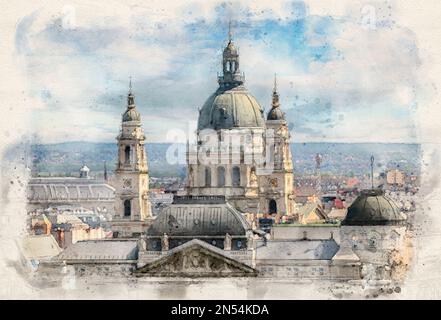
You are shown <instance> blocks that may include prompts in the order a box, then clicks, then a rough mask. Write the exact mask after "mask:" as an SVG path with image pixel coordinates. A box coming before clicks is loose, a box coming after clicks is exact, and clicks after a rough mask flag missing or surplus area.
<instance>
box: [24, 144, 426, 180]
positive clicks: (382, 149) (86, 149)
mask: <svg viewBox="0 0 441 320" xmlns="http://www.w3.org/2000/svg"><path fill="white" fill-rule="evenodd" d="M169 147H170V144H167V143H151V144H147V146H146V151H147V155H148V160H149V167H150V173H151V175H152V176H156V177H161V176H181V177H184V176H185V174H186V170H185V165H182V164H181V165H178V164H169V163H167V161H166V152H167V149H168V148H169ZM179 148H180V150H181V151H182V152H181V156H183V157H184V159H185V145H184V144H182V145H179ZM291 150H292V155H293V160H294V166H295V171H296V174H309V173H313V172H314V170H315V160H314V159H315V155H316V154H317V153H320V154H322V157H323V162H322V169H321V171H322V173H329V174H338V175H339V174H344V175H348V174H349V175H362V174H366V173H369V159H370V156H371V155H374V157H375V164H376V170H377V171H384V170H386V169H390V168H395V167H397V166H398V167H400V168H401V169H403V170H405V171H407V172H408V173H410V172H414V173H419V166H420V146H419V145H417V144H379V143H293V144H291ZM30 151H31V154H32V171H33V173H37V172H41V173H51V174H61V173H66V174H71V175H75V174H77V172H78V169H79V168H80V166H81V165H82V164H87V166H89V167H90V169H91V172H92V173H95V174H102V172H103V166H104V161H106V162H107V168H108V170H109V171H112V170H113V169H114V168H115V163H116V153H117V146H116V143H91V142H66V143H58V144H36V145H32V146H31V150H30Z"/></svg>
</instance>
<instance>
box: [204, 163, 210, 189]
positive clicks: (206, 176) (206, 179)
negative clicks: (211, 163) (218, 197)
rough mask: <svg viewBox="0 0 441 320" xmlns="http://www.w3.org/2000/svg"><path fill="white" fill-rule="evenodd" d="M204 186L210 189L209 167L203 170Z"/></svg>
mask: <svg viewBox="0 0 441 320" xmlns="http://www.w3.org/2000/svg"><path fill="white" fill-rule="evenodd" d="M205 186H206V187H211V169H210V168H209V167H206V168H205Z"/></svg>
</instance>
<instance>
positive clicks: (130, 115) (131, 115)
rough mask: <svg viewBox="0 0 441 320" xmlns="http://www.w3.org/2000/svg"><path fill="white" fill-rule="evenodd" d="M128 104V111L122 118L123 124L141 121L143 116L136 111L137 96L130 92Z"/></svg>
mask: <svg viewBox="0 0 441 320" xmlns="http://www.w3.org/2000/svg"><path fill="white" fill-rule="evenodd" d="M127 102H128V106H127V110H126V111H125V112H124V114H123V116H122V121H123V122H128V121H141V114H140V113H139V112H138V110H136V106H135V96H134V95H133V93H132V92H129V95H128V97H127Z"/></svg>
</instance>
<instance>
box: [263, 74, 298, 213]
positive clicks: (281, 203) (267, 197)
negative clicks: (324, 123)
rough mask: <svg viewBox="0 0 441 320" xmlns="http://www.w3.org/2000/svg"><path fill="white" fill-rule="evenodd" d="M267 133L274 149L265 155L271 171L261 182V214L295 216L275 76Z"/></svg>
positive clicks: (285, 127)
mask: <svg viewBox="0 0 441 320" xmlns="http://www.w3.org/2000/svg"><path fill="white" fill-rule="evenodd" d="M266 129H267V134H269V133H270V130H271V135H272V136H273V137H274V146H273V147H272V148H271V150H267V152H270V153H271V159H272V161H273V163H274V168H273V171H272V173H271V174H269V175H267V176H266V177H264V178H263V179H264V181H262V185H263V186H264V187H263V190H264V192H263V194H262V197H261V203H260V205H261V208H263V211H264V212H269V213H279V214H282V215H293V214H294V209H295V208H294V205H295V202H294V174H293V164H292V155H291V150H290V146H289V140H290V133H289V129H288V124H287V121H286V119H285V113H284V112H283V111H282V110H280V101H279V92H278V90H277V79H276V76H275V75H274V88H273V93H272V103H271V110H270V111H269V112H268V116H267V121H266Z"/></svg>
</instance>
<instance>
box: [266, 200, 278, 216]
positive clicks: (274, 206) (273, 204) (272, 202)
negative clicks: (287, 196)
mask: <svg viewBox="0 0 441 320" xmlns="http://www.w3.org/2000/svg"><path fill="white" fill-rule="evenodd" d="M268 207H269V213H270V214H273V213H277V202H276V200H274V199H271V200H270V202H269V206H268Z"/></svg>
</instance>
